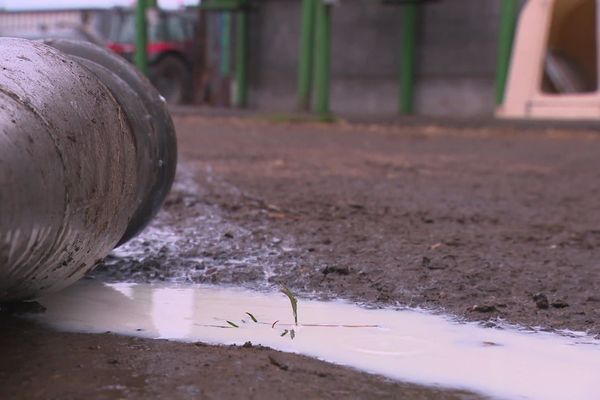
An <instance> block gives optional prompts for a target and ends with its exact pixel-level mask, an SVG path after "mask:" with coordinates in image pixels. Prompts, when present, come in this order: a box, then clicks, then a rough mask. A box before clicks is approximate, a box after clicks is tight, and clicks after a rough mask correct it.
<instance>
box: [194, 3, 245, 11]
mask: <svg viewBox="0 0 600 400" xmlns="http://www.w3.org/2000/svg"><path fill="white" fill-rule="evenodd" d="M248 5H249V1H248V0H204V1H202V2H201V3H200V8H202V9H203V10H206V11H237V10H239V9H241V8H244V7H247V6H248Z"/></svg>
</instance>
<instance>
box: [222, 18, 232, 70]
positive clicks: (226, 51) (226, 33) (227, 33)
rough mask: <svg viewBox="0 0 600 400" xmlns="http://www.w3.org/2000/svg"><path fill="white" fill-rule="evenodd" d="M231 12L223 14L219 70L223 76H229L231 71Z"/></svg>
mask: <svg viewBox="0 0 600 400" xmlns="http://www.w3.org/2000/svg"><path fill="white" fill-rule="evenodd" d="M230 51H231V13H230V12H229V11H224V12H223V13H222V14H221V65H220V66H219V72H220V73H221V76H222V77H227V76H229V74H230V73H231V61H230V58H231V57H230Z"/></svg>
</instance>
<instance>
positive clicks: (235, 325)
mask: <svg viewBox="0 0 600 400" xmlns="http://www.w3.org/2000/svg"><path fill="white" fill-rule="evenodd" d="M227 323H228V324H229V325H231V326H232V327H234V328H239V325H237V324H235V323H234V322H231V321H227Z"/></svg>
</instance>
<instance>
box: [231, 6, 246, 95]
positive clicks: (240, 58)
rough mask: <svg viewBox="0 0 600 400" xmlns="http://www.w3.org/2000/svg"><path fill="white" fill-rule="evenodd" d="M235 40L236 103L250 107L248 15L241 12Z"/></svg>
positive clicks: (238, 16) (238, 14)
mask: <svg viewBox="0 0 600 400" xmlns="http://www.w3.org/2000/svg"><path fill="white" fill-rule="evenodd" d="M236 22H237V26H236V40H235V49H236V50H235V63H236V69H235V81H236V85H237V87H236V91H235V99H234V103H235V106H236V107H246V106H247V105H248V14H247V13H246V11H244V10H241V11H238V13H237V19H236Z"/></svg>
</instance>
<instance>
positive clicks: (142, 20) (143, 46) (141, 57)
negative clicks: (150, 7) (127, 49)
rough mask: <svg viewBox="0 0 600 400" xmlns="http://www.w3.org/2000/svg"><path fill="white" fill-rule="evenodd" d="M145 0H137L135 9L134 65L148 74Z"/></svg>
mask: <svg viewBox="0 0 600 400" xmlns="http://www.w3.org/2000/svg"><path fill="white" fill-rule="evenodd" d="M146 8H147V3H146V0H137V7H136V9H135V65H136V66H137V67H138V69H139V70H140V71H141V72H142V73H143V74H147V73H148V53H147V45H148V23H147V21H146Z"/></svg>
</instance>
